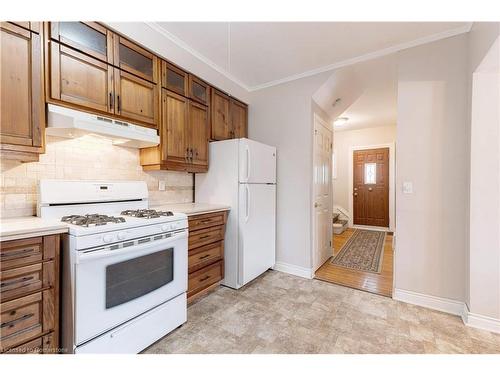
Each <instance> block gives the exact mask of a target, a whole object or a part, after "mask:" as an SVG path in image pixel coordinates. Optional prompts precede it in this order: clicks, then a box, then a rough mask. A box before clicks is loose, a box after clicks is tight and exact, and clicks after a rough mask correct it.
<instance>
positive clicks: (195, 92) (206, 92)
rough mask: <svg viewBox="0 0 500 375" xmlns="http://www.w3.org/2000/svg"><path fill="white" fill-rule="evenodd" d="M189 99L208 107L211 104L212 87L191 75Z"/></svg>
mask: <svg viewBox="0 0 500 375" xmlns="http://www.w3.org/2000/svg"><path fill="white" fill-rule="evenodd" d="M189 97H190V98H191V99H193V100H196V101H197V102H198V103H201V104H204V105H208V103H209V102H210V101H209V100H210V86H209V85H208V84H207V83H206V82H203V81H202V80H201V79H199V78H198V77H196V76H194V75H192V74H190V75H189Z"/></svg>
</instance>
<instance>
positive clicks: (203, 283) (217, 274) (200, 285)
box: [188, 260, 224, 298]
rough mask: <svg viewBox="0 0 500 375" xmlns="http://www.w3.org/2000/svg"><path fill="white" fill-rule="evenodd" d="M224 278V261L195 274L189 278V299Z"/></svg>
mask: <svg viewBox="0 0 500 375" xmlns="http://www.w3.org/2000/svg"><path fill="white" fill-rule="evenodd" d="M223 278H224V261H222V260H221V261H219V262H217V263H214V264H212V265H210V266H207V267H205V268H202V269H201V270H199V271H196V272H193V273H191V274H190V275H189V278H188V298H189V297H191V296H192V295H194V294H196V293H198V292H199V291H201V290H203V289H205V288H206V287H208V286H210V285H212V284H214V283H216V282H218V281H220V280H222V279H223Z"/></svg>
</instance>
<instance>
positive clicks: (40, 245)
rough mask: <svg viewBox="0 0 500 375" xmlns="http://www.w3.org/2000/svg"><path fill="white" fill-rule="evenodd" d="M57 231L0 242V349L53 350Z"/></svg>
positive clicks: (55, 342) (56, 330)
mask: <svg viewBox="0 0 500 375" xmlns="http://www.w3.org/2000/svg"><path fill="white" fill-rule="evenodd" d="M59 242H60V237H59V235H50V236H43V237H35V238H29V239H22V240H13V241H4V242H2V243H1V244H0V246H1V247H0V257H1V259H2V261H1V263H0V327H1V328H0V353H4V352H6V353H19V354H22V353H57V352H58V346H59V340H58V337H59Z"/></svg>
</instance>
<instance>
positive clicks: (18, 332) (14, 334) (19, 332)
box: [2, 324, 41, 340]
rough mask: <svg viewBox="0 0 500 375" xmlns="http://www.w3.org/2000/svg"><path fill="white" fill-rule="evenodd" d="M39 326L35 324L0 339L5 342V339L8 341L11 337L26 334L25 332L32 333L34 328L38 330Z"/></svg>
mask: <svg viewBox="0 0 500 375" xmlns="http://www.w3.org/2000/svg"><path fill="white" fill-rule="evenodd" d="M40 326H41V324H36V325H34V326H32V327H26V328H24V329H21V330H20V331H17V332H12V333H11V334H10V335H7V336H3V337H2V340H7V339H10V338H12V337H16V336H20V335H22V334H23V333H26V332H29V331H32V330H33V329H34V328H38V327H40Z"/></svg>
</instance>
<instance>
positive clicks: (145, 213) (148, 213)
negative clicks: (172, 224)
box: [120, 209, 174, 219]
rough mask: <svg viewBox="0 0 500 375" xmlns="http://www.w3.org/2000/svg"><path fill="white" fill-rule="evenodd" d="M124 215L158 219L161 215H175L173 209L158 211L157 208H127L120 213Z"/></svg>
mask: <svg viewBox="0 0 500 375" xmlns="http://www.w3.org/2000/svg"><path fill="white" fill-rule="evenodd" d="M120 215H123V216H133V217H140V218H143V219H156V218H158V217H160V216H173V215H174V213H173V212H172V211H156V210H146V209H143V210H125V211H122V212H121V213H120Z"/></svg>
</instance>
